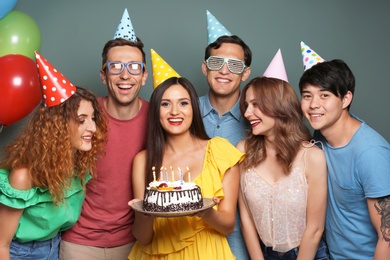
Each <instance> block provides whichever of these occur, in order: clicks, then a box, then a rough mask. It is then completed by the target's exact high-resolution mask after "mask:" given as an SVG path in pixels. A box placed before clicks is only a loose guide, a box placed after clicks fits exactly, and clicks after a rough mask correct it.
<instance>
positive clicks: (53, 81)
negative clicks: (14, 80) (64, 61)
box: [35, 52, 76, 107]
mask: <svg viewBox="0 0 390 260" xmlns="http://www.w3.org/2000/svg"><path fill="white" fill-rule="evenodd" d="M35 57H36V62H37V68H38V72H39V79H40V81H41V88H42V97H43V99H44V104H45V106H46V107H52V106H55V105H58V104H60V103H62V102H64V101H65V100H67V99H68V98H69V97H71V96H72V95H73V94H74V93H75V91H76V87H75V86H74V85H73V84H72V83H71V82H70V81H69V80H68V79H67V78H65V77H64V76H63V75H62V74H61V73H60V72H59V71H58V70H57V69H56V68H54V67H53V65H51V64H50V63H49V62H48V61H47V60H46V59H44V58H43V56H42V55H40V54H38V53H37V52H36V56H35ZM42 82H45V84H42Z"/></svg>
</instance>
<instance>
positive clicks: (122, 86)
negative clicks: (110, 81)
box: [118, 85, 131, 89]
mask: <svg viewBox="0 0 390 260" xmlns="http://www.w3.org/2000/svg"><path fill="white" fill-rule="evenodd" d="M118 88H123V89H129V88H131V85H118Z"/></svg>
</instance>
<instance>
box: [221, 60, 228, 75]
mask: <svg viewBox="0 0 390 260" xmlns="http://www.w3.org/2000/svg"><path fill="white" fill-rule="evenodd" d="M219 72H220V73H222V74H228V73H229V72H230V70H229V68H228V65H227V63H226V62H225V63H224V64H223V65H222V68H221V69H220V70H219Z"/></svg>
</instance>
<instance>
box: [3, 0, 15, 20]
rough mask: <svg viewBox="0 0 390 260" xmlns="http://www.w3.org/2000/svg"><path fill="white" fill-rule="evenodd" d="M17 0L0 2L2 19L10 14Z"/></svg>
mask: <svg viewBox="0 0 390 260" xmlns="http://www.w3.org/2000/svg"><path fill="white" fill-rule="evenodd" d="M16 2H17V0H1V1H0V19H2V18H3V17H4V16H6V15H7V14H8V12H9V11H11V10H12V9H13V8H14V7H15V5H16Z"/></svg>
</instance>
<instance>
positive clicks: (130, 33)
mask: <svg viewBox="0 0 390 260" xmlns="http://www.w3.org/2000/svg"><path fill="white" fill-rule="evenodd" d="M118 38H123V39H125V40H128V41H131V42H136V41H137V36H135V32H134V28H133V25H132V23H131V20H130V16H129V13H128V12H127V8H126V9H125V11H124V12H123V15H122V19H121V21H120V23H119V25H118V28H117V29H116V32H115V34H114V38H113V39H118Z"/></svg>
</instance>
